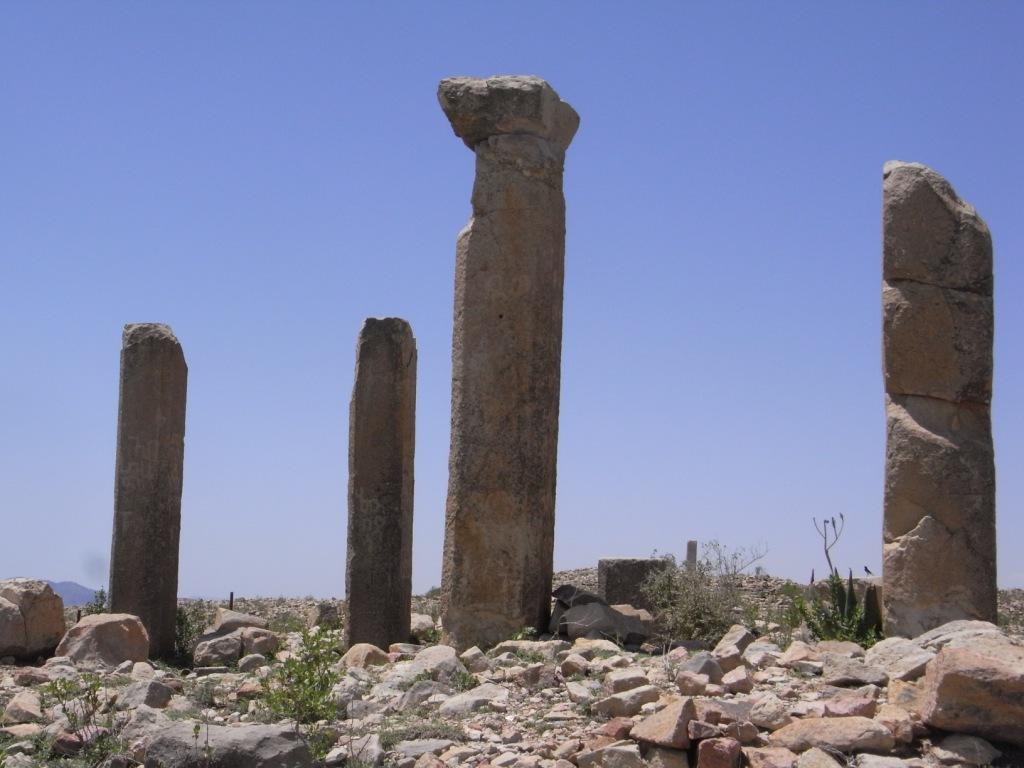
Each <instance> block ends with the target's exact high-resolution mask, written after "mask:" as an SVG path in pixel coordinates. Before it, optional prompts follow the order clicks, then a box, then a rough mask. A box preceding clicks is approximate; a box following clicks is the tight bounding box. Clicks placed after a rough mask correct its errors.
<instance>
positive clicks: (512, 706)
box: [0, 609, 1024, 768]
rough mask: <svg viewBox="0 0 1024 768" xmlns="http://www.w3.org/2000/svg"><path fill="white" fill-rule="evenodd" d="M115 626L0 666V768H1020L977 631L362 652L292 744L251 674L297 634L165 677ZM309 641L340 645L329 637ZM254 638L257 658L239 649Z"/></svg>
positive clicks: (1011, 655) (1009, 681) (230, 615)
mask: <svg viewBox="0 0 1024 768" xmlns="http://www.w3.org/2000/svg"><path fill="white" fill-rule="evenodd" d="M125 621H126V620H125V619H124V618H123V617H120V616H116V615H113V616H108V617H106V618H105V619H104V620H103V621H99V620H96V619H93V620H91V621H89V622H83V625H79V627H78V628H77V630H76V632H75V633H73V636H74V637H76V638H77V643H78V645H79V646H81V647H86V648H91V649H93V651H94V652H93V653H92V654H91V655H89V656H88V658H85V657H83V658H82V659H81V660H80V661H76V660H74V659H72V658H69V657H67V656H55V657H51V658H49V659H47V660H46V661H45V663H43V664H41V665H40V666H24V665H21V666H15V665H14V664H12V663H6V665H4V666H0V711H2V712H3V725H2V727H0V754H3V755H5V759H6V764H5V768H25V766H32V765H40V764H41V760H42V758H43V756H44V755H45V754H47V753H48V754H50V755H67V756H69V757H73V756H75V755H76V754H82V753H83V750H86V749H88V746H89V744H90V743H95V742H96V740H97V739H99V738H102V737H104V736H111V735H112V736H116V738H117V741H116V743H117V744H118V745H119V749H120V752H119V754H118V756H117V757H116V758H115V757H108V758H107V762H105V763H103V765H104V766H105V767H106V768H114V767H115V766H131V765H138V764H142V765H145V766H153V767H154V768H155V767H156V766H162V768H174V767H175V766H193V765H208V766H237V765H246V766H256V767H257V768H259V767H260V766H288V767H290V768H303V767H304V766H313V765H327V766H339V765H343V764H348V765H350V766H352V765H359V766H361V768H365V767H366V766H371V765H372V766H381V765H388V766H394V767H395V768H455V766H467V768H492V767H493V768H648V767H649V768H688V766H696V768H717V767H718V766H731V767H735V768H739V767H740V766H752V767H755V768H786V767H789V768H815V767H817V766H825V767H829V768H834V767H835V766H860V767H861V768H881V767H885V766H906V767H907V768H918V767H919V768H924V767H930V768H938V767H939V766H961V765H966V766H970V765H996V766H1014V765H1016V766H1020V765H1024V706H1022V705H1021V703H1020V702H1021V701H1022V700H1024V644H1022V643H1021V641H1020V639H1019V638H1015V637H1012V636H1009V635H1007V634H1006V633H1004V632H1003V631H1002V630H1000V629H999V628H998V627H996V626H995V625H992V624H988V623H985V622H975V621H957V622H952V623H950V624H946V625H944V626H942V627H940V628H938V629H936V630H933V631H931V632H928V633H925V634H923V635H921V636H919V637H917V638H910V639H908V638H888V639H886V640H884V641H882V642H880V643H878V644H877V645H875V646H874V647H872V648H869V649H864V648H861V647H859V646H857V645H856V644H854V643H849V642H819V643H809V642H804V641H800V640H796V641H794V642H793V643H792V644H791V645H790V646H789V647H787V648H780V647H778V646H777V645H774V644H772V643H770V642H767V641H766V640H765V639H763V638H758V637H756V636H755V635H754V634H753V633H752V632H750V631H749V630H748V629H746V628H744V627H742V626H735V627H733V628H732V629H730V630H729V632H728V633H726V635H725V636H724V637H722V639H721V641H720V642H719V643H718V644H717V645H716V646H715V647H714V648H713V649H710V650H706V651H699V650H692V651H688V650H686V649H684V648H675V649H673V650H671V651H669V652H668V653H662V652H657V651H656V649H654V648H652V647H645V648H644V650H642V651H635V652H631V651H628V650H624V649H623V648H621V647H619V646H618V645H616V644H615V643H613V642H611V641H609V640H606V639H591V638H582V637H581V638H578V639H576V640H575V641H573V642H569V641H566V640H561V639H542V640H536V641H531V640H508V641H505V642H502V643H499V644H498V645H497V646H495V647H494V648H491V649H488V650H486V651H484V650H481V649H479V648H471V649H469V650H468V651H465V652H464V653H462V654H458V653H457V651H456V650H455V649H454V648H450V647H448V646H444V645H428V646H423V645H414V644H409V643H402V644H395V645H392V646H391V647H389V648H387V649H382V648H376V647H374V646H370V645H368V644H358V645H355V646H353V647H352V648H350V649H348V651H347V653H346V654H345V655H344V656H342V655H341V654H340V652H339V654H338V659H337V661H336V663H335V668H336V669H337V671H338V674H339V681H338V682H337V684H336V685H334V687H333V689H332V692H331V698H332V701H333V702H334V705H335V707H336V716H335V717H334V718H332V719H330V720H325V721H323V722H321V723H319V724H318V726H317V727H316V728H315V730H316V731H318V735H317V738H318V739H326V740H327V743H326V744H324V743H323V742H321V743H320V748H319V749H311V744H310V742H309V737H308V732H309V729H308V728H304V729H303V731H304V733H305V735H298V734H297V733H296V728H295V726H294V724H292V723H289V722H287V721H284V722H272V721H268V720H269V718H268V715H267V711H266V710H265V708H264V707H263V704H262V701H263V696H264V690H263V685H262V681H263V679H264V678H266V677H267V676H269V675H270V674H271V672H272V669H273V668H274V667H275V666H277V665H280V664H281V663H282V662H283V661H284V660H285V659H288V658H290V657H292V656H293V655H294V654H296V653H297V652H298V651H299V650H300V647H299V646H300V643H301V636H300V635H299V634H298V633H297V632H284V633H275V632H274V631H272V630H271V629H268V628H267V626H268V625H272V624H273V622H272V621H268V620H267V619H265V618H260V617H257V616H252V615H246V614H244V613H240V612H233V611H228V610H226V609H221V610H220V611H218V612H217V614H216V616H215V617H214V620H213V622H212V623H211V626H210V628H209V629H210V631H209V633H208V635H209V637H208V638H207V639H205V640H203V642H205V643H210V642H215V643H216V642H219V641H222V640H224V639H225V638H228V639H232V638H234V639H237V643H236V642H233V641H232V642H230V643H229V644H230V645H231V648H230V650H229V652H228V653H227V655H226V656H225V657H223V658H218V659H214V660H216V661H218V662H220V663H218V664H217V665H214V666H207V667H199V666H196V667H195V668H193V669H191V670H177V669H173V668H168V667H164V666H162V665H157V664H151V663H149V662H147V661H134V660H132V656H131V655H128V656H126V658H125V659H124V660H122V661H121V662H119V663H117V664H111V663H107V662H110V661H111V658H110V656H109V654H110V653H118V652H120V653H124V654H131V653H133V650H132V648H133V646H137V645H139V644H141V643H142V642H143V641H142V640H140V639H139V638H135V639H134V640H133V641H132V642H131V643H126V644H125V646H124V647H123V648H121V650H120V651H117V650H115V648H116V644H115V643H114V642H113V641H111V640H109V638H110V637H112V636H115V635H111V633H110V631H109V627H110V626H113V625H116V624H118V623H119V622H120V623H121V624H124V623H125ZM417 621H418V623H419V624H420V625H421V626H422V625H423V623H424V619H423V618H422V617H420V618H418V619H417V620H416V621H414V622H413V623H417ZM129 624H130V622H129ZM100 627H107V629H106V630H105V632H106V634H102V633H101V630H100ZM435 629H436V628H435ZM314 631H316V632H330V633H332V634H331V637H335V638H337V639H338V642H339V644H340V638H341V632H340V631H339V630H336V629H330V630H328V629H320V628H318V629H317V630H314ZM247 632H252V633H254V636H255V637H257V638H259V639H260V640H262V641H264V642H266V643H268V645H266V646H263V647H261V648H260V649H259V650H257V649H256V648H254V647H247V645H246V642H247V641H246V639H245V638H246V633H247ZM128 634H129V635H131V634H133V633H132V632H128ZM433 634H434V636H436V632H434V633H433ZM104 638H107V639H104ZM65 642H67V638H66V639H65ZM645 651H651V652H650V653H648V652H645ZM104 654H108V655H104ZM6 661H7V662H10V661H11V660H10V659H8V660H6ZM90 674H96V675H97V678H96V679H97V680H98V681H99V684H100V685H99V692H98V693H97V694H96V696H95V703H96V706H97V707H98V709H99V710H100V711H102V712H104V713H107V714H108V715H110V717H109V718H108V721H109V722H111V723H112V724H113V727H112V728H111V731H112V733H111V732H108V730H107V728H106V727H103V728H100V727H93V728H91V729H90V728H81V727H79V728H76V727H75V725H74V722H73V720H74V717H73V715H74V712H75V708H76V707H78V706H81V705H82V703H81V702H74V701H72V702H64V703H61V702H59V701H57V698H56V697H55V696H54V694H53V692H52V685H51V684H52V683H53V681H60V680H65V681H79V682H81V681H84V680H88V679H90V678H89V675H90ZM314 754H317V755H318V756H324V757H323V760H320V761H319V762H318V761H315V760H314V757H313V755H314ZM50 764H53V763H52V762H51V763H50ZM71 764H72V763H69V765H71Z"/></svg>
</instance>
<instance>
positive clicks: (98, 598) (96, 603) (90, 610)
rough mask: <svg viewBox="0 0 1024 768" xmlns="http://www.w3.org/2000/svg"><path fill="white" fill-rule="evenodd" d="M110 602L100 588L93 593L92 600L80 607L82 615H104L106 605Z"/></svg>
mask: <svg viewBox="0 0 1024 768" xmlns="http://www.w3.org/2000/svg"><path fill="white" fill-rule="evenodd" d="M109 602H110V600H109V599H108V598H107V590H105V589H103V587H100V588H99V589H97V590H96V591H95V592H93V595H92V600H90V601H89V602H88V603H86V604H85V605H83V606H82V613H83V614H84V615H86V616H91V615H92V614H95V613H106V612H107V609H108V607H109V606H108V603H109Z"/></svg>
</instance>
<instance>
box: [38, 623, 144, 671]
mask: <svg viewBox="0 0 1024 768" xmlns="http://www.w3.org/2000/svg"><path fill="white" fill-rule="evenodd" d="M57 655H58V656H67V657H68V658H69V659H71V660H72V661H73V662H75V664H78V665H81V666H86V667H116V666H117V665H118V664H120V663H121V662H123V661H145V660H146V659H147V658H148V657H149V634H148V633H147V632H146V628H145V626H143V624H142V621H141V620H140V619H139V617H138V616H132V615H131V614H130V613H97V614H94V615H92V616H83V617H82V620H81V621H79V622H78V623H77V624H75V626H73V627H72V628H71V629H69V630H68V632H67V634H66V635H64V639H62V640H61V641H60V645H58V646H57Z"/></svg>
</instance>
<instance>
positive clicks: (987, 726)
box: [920, 639, 1024, 745]
mask: <svg viewBox="0 0 1024 768" xmlns="http://www.w3.org/2000/svg"><path fill="white" fill-rule="evenodd" d="M921 688H922V694H921V700H920V701H921V717H922V719H923V720H924V722H925V723H927V724H928V725H930V726H932V727H933V728H941V729H942V730H945V731H954V732H962V733H970V734H974V735H976V736H983V737H984V738H986V739H992V740H994V741H1002V742H1008V743H1010V744H1017V745H1024V648H1022V647H1020V646H1017V645H1011V644H1010V643H1009V642H1007V641H1005V640H995V639H978V640H975V641H974V642H972V643H971V644H970V645H969V646H966V647H960V648H952V647H946V648H943V649H942V650H940V651H939V653H938V655H937V656H936V657H935V658H934V659H932V661H930V662H929V663H928V668H927V671H926V672H925V676H924V680H923V682H922V685H921Z"/></svg>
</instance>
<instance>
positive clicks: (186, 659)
mask: <svg viewBox="0 0 1024 768" xmlns="http://www.w3.org/2000/svg"><path fill="white" fill-rule="evenodd" d="M207 619H208V617H207V615H206V610H205V609H204V608H203V606H202V605H201V604H200V603H185V604H184V605H179V606H178V612H177V614H175V617H174V655H175V661H176V662H178V663H179V664H181V665H182V666H188V665H190V664H191V663H192V653H193V651H195V649H196V644H197V643H198V642H199V637H200V636H201V635H202V634H203V627H204V626H205V625H206V621H207Z"/></svg>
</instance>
